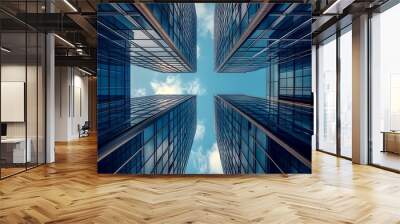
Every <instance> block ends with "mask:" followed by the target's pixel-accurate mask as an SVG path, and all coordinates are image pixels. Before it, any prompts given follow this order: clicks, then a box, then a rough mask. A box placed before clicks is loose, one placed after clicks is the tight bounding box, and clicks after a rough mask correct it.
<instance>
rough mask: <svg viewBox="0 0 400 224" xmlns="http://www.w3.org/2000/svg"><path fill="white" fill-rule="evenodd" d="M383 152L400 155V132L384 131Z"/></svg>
mask: <svg viewBox="0 0 400 224" xmlns="http://www.w3.org/2000/svg"><path fill="white" fill-rule="evenodd" d="M382 133H383V152H392V153H396V154H400V131H383V132H382Z"/></svg>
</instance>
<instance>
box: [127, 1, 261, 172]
mask: <svg viewBox="0 0 400 224" xmlns="http://www.w3.org/2000/svg"><path fill="white" fill-rule="evenodd" d="M196 13H197V72H196V73H183V74H169V73H159V72H155V71H151V70H148V69H144V68H140V67H137V66H133V65H132V68H131V70H132V73H131V74H132V79H131V82H132V83H131V93H132V94H133V96H134V97H138V96H146V95H154V94H195V95H197V129H196V136H195V139H194V143H193V146H192V151H191V153H190V156H189V162H188V166H187V169H186V173H188V174H209V173H222V167H221V161H220V158H219V152H218V147H217V142H216V135H215V127H214V96H215V95H217V94H247V95H252V96H258V97H265V94H266V93H265V88H266V79H265V76H266V71H265V69H261V70H258V71H256V72H251V73H241V74H233V73H232V74H221V73H216V72H215V71H214V55H213V54H214V52H213V49H214V47H213V44H214V43H213V30H214V16H213V15H214V4H206V3H197V4H196Z"/></svg>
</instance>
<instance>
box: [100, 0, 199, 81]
mask: <svg viewBox="0 0 400 224" xmlns="http://www.w3.org/2000/svg"><path fill="white" fill-rule="evenodd" d="M97 20H98V21H97V27H98V33H99V34H98V35H99V36H100V38H102V37H104V38H106V39H108V40H109V41H112V42H113V43H114V44H117V45H119V46H121V47H123V48H126V50H127V53H128V55H127V58H128V60H129V61H130V63H131V64H133V65H136V66H140V67H144V68H148V69H151V70H154V71H158V72H169V73H175V72H177V73H182V72H196V69H197V50H196V46H197V37H196V22H197V20H196V10H195V6H194V4H187V3H186V4H183V3H160V4H144V3H104V4H98V12H97ZM100 40H102V39H100Z"/></svg>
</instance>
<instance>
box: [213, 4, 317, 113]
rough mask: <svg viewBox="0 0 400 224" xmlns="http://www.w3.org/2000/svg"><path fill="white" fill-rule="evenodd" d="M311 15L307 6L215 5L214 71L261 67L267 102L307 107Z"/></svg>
mask: <svg viewBox="0 0 400 224" xmlns="http://www.w3.org/2000/svg"><path fill="white" fill-rule="evenodd" d="M311 12H312V7H311V4H297V3H293V4H272V3H268V4H266V3H221V4H216V7H215V19H214V26H215V38H214V41H215V69H216V71H217V72H220V73H234V72H235V73H236V72H251V71H256V70H258V69H262V68H265V69H266V72H267V94H266V96H267V98H269V99H273V100H278V99H281V100H289V101H298V102H302V103H307V104H310V105H311V104H312V101H313V97H312V93H311V49H312V48H311V46H312V45H311V44H312V37H311V22H312V17H311Z"/></svg>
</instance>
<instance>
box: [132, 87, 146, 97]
mask: <svg viewBox="0 0 400 224" xmlns="http://www.w3.org/2000/svg"><path fill="white" fill-rule="evenodd" d="M132 95H133V97H141V96H146V89H145V88H139V89H135V90H133V94H132Z"/></svg>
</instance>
